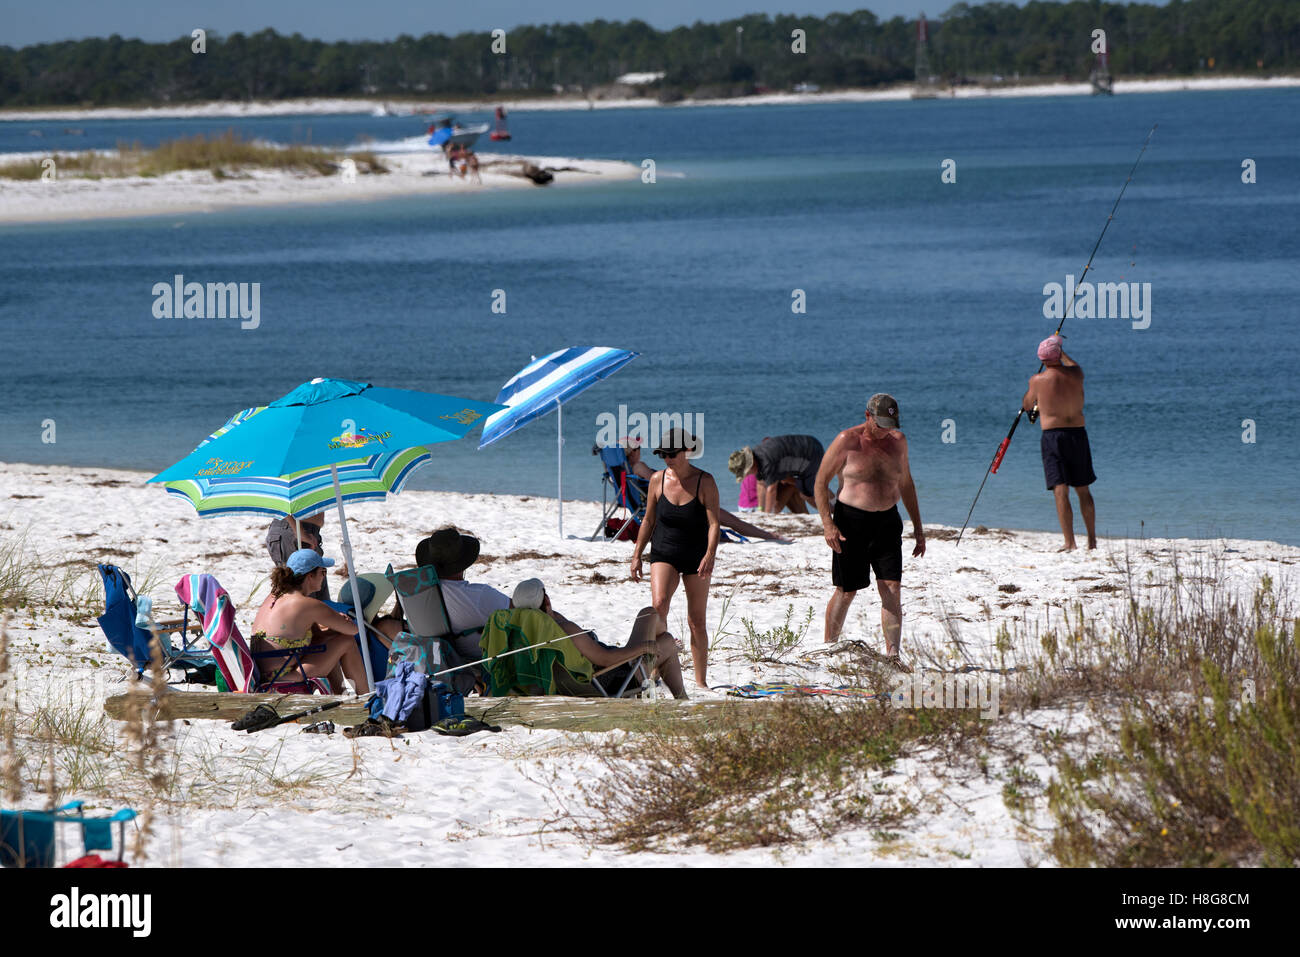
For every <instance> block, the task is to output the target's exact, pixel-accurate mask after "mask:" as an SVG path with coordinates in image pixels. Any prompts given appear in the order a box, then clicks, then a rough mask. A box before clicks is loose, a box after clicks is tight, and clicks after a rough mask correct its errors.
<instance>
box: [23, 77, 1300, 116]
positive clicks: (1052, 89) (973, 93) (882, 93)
mask: <svg viewBox="0 0 1300 957" xmlns="http://www.w3.org/2000/svg"><path fill="white" fill-rule="evenodd" d="M1297 86H1300V77H1294V76H1267V77H1260V76H1195V77H1159V78H1151V79H1146V78H1133V79H1125V78H1123V77H1117V78H1116V79H1115V93H1116V95H1120V94H1131V93H1172V92H1176V91H1180V90H1246V89H1283V88H1292V87H1297ZM1091 92H1092V87H1091V86H1090V85H1089V84H1088V83H1087V82H1079V83H1027V82H1024V83H1006V84H1004V85H998V86H980V85H970V86H960V87H957V88H956V89H955V91H954V92H951V95H952V96H954V97H955V98H956V99H973V98H978V97H985V96H1009V97H1016V96H1083V95H1088V94H1090V93H1091ZM911 95H912V84H910V83H905V84H899V85H897V86H891V87H885V88H879V89H863V90H836V91H827V92H824V93H823V92H819V93H759V94H755V95H752V96H743V97H730V98H726V99H712V98H705V97H701V98H686V99H682V100H676V101H674V102H672V103H661V102H660V101H659V100H658V99H656V98H654V97H648V96H643V97H636V96H633V97H629V98H627V99H617V98H608V99H586V98H583V97H578V96H571V95H563V96H554V97H540V98H531V97H530V98H527V99H517V100H511V99H509V98H508V97H507V98H505V99H500V100H492V101H490V102H489V101H487V100H430V101H428V102H419V103H408V102H403V101H395V100H380V99H346V98H336V99H329V98H312V99H299V100H276V101H250V102H228V101H214V102H208V103H192V104H191V103H186V104H169V105H166V106H150V107H94V108H90V109H86V108H84V107H68V108H49V107H37V108H33V109H21V110H15V109H9V110H0V122H4V121H13V122H22V121H24V120H26V121H33V122H35V121H45V120H59V121H62V120H86V119H101V120H112V119H149V118H156V119H163V118H169V117H220V116H297V115H310V114H317V115H325V114H344V113H349V114H351V113H365V114H373V113H375V112H376V111H380V110H384V109H389V110H391V111H392V112H393V113H396V114H401V115H411V116H423V115H427V114H430V113H438V112H451V113H490V112H491V111H492V110H493V109H494V108H495V107H497V106H503V107H504V108H505V109H506V112H507V113H522V112H533V111H546V110H587V109H592V110H619V109H649V108H651V107H667V108H681V107H692V106H770V105H782V104H788V105H807V104H813V103H870V102H873V101H881V100H905V99H909V98H910V97H911ZM942 95H943V96H948V95H950V91H949V90H948V89H947V88H943V93H942Z"/></svg>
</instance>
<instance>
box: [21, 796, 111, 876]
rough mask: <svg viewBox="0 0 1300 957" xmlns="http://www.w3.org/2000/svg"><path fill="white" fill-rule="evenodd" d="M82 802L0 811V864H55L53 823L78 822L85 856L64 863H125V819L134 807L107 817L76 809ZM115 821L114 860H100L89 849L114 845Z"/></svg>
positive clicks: (49, 865)
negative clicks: (115, 827) (24, 809)
mask: <svg viewBox="0 0 1300 957" xmlns="http://www.w3.org/2000/svg"><path fill="white" fill-rule="evenodd" d="M82 804H83V802H81V801H72V802H71V803H69V804H65V805H63V807H61V808H59V809H58V810H56V811H0V867H54V866H55V858H56V857H57V854H56V850H57V846H58V844H57V841H56V840H55V825H58V824H80V825H81V842H82V847H83V848H84V856H83V857H82V858H80V859H79V860H78V861H74V862H72V864H69V865H67V866H74V865H80V866H89V867H114V866H117V867H125V866H126V865H125V864H124V863H121V861H122V853H123V852H124V851H125V849H126V822H127V821H131V820H134V819H135V811H132V810H130V809H123V810H121V811H118V812H117V813H116V814H112V815H109V816H108V817H86V816H84V815H82V814H80V813H79V812H80V811H81V807H82ZM114 824H116V825H117V863H108V864H106V863H105V862H103V861H101V860H100V859H99V856H98V855H95V856H94V857H91V854H90V852H91V851H111V850H112V849H113V825H114Z"/></svg>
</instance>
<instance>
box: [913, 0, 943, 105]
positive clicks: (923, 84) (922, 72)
mask: <svg viewBox="0 0 1300 957" xmlns="http://www.w3.org/2000/svg"><path fill="white" fill-rule="evenodd" d="M929 40H930V31H929V28H928V26H927V25H926V22H925V11H924V10H923V11H921V18H920V19H919V20H917V21H916V86H915V87H913V89H912V99H914V100H932V99H935V98H937V97H938V95H939V94H938V93H936V92H935V90H934V84H933V83H931V82H930V54H929V51H928V50H927V46H928V45H929Z"/></svg>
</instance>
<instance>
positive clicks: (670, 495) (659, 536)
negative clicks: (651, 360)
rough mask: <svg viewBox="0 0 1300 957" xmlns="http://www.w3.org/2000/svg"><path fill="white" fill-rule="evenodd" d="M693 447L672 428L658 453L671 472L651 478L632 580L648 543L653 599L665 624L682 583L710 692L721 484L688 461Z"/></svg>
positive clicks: (698, 670)
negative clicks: (709, 617)
mask: <svg viewBox="0 0 1300 957" xmlns="http://www.w3.org/2000/svg"><path fill="white" fill-rule="evenodd" d="M694 447H695V438H694V436H691V435H687V434H686V433H685V432H684V431H682V430H681V429H673V430H672V431H671V432H669V433H668V435H667V437H666V439H665V441H664V442H663V444H662V445H661V446H660V447H659V448H657V449H655V455H657V456H659V457H660V458H661V459H663V460H664V462H665V463H667V468H665V469H663V470H662V471H660V472H655V473H654V476H653V477H652V478H651V479H650V494H649V497H648V498H647V500H646V511H645V522H644V523H642V525H641V532H640V534H639V535H637V539H636V549H635V551H633V553H632V580H633V581H638V582H639V581H640V580H641V555H642V553H643V552H644V551H645V548H646V546H647V545H649V546H650V600H651V603H652V604H653V605H654V609H655V611H656V612H658V613H659V618H660V619H661V620H662V621H663V622H665V623H667V621H668V607H669V605H670V604H671V603H672V599H673V592H675V591H677V583H678V582H681V583H682V584H683V587H685V589H686V620H687V622H688V624H689V625H690V629H691V659H692V662H693V663H694V666H695V683H696V684H697V685H699V686H700V687H701V688H707V687H708V686H709V684H708V680H707V677H706V672H707V670H708V664H709V660H708V659H709V635H708V632H707V631H706V630H705V629H706V625H705V617H704V616H705V610H706V609H707V607H708V603H709V581H710V579H711V577H712V575H713V557H714V555H715V554H716V553H717V551H718V535H719V533H720V529H721V526H720V525H719V522H718V484H717V482H715V481H714V480H713V476H712V475H710V474H709V473H708V472H704V471H701V470H700V469H697V468H696V467H695V466H693V465H692V464H691V463H690V460H689V459H688V458H687V457H686V453H687V451H689V450H691V449H693V448H694Z"/></svg>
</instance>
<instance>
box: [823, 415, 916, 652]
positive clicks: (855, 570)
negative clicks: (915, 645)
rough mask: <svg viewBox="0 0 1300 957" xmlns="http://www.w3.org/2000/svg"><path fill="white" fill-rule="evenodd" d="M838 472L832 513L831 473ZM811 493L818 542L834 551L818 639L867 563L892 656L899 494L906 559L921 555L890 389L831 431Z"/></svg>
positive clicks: (829, 631)
mask: <svg viewBox="0 0 1300 957" xmlns="http://www.w3.org/2000/svg"><path fill="white" fill-rule="evenodd" d="M841 472H842V475H841V478H840V490H839V496H838V497H837V498H836V500H835V511H834V513H833V514H832V512H831V504H830V502H831V497H830V488H831V479H833V478H834V477H835V476H836V475H837V474H841ZM816 498H817V511H818V512H819V513H820V515H821V519H822V528H823V530H824V531H825V533H826V544H827V545H828V546H830V549H831V551H832V552H834V553H835V554H834V556H833V557H832V559H831V581H833V582H834V583H835V591H834V593H833V594H832V595H831V600H830V601H829V602H828V603H827V604H826V631H825V638H826V641H828V642H831V641H835V640H836V639H837V638H838V637H839V634H840V629H842V628H843V627H844V616H845V615H846V614H847V613H848V610H849V605H851V604H852V603H853V598H854V596H855V595H857V593H858V589H860V588H865V587H866V586H867V585H868V584H870V582H871V572H872V571H873V570H874V571H875V573H876V587H877V588H878V589H879V591H880V624H881V625H882V626H883V628H884V630H885V654H887V655H889V656H890V657H892V658H897V657H898V650H899V644H900V638H901V635H902V630H903V608H902V598H901V594H900V587H901V581H902V576H903V519H902V518H901V517H900V516H899V514H898V500H899V499H900V498H901V499H902V500H903V505H904V507H906V509H907V514H908V516H909V517H910V518H911V519H912V530H913V537H914V538H915V539H916V547H915V548H913V549H912V556H913V557H914V558H919V557H920V556H922V555H924V554H925V532H924V530H923V529H922V528H921V511H920V508H919V507H918V506H917V503H916V486H915V485H913V484H912V470H911V468H910V467H909V465H908V462H907V439H906V438H904V437H903V433H902V432H900V431H898V403H897V402H895V401H894V398H893V396H889V395H886V394H885V393H883V392H878V393H876V394H875V395H873V396H872V397H871V400H870V401H869V402H868V403H867V420H866V421H865V422H864V423H862V425H855V426H854V427H853V428H851V429H845V430H844V431H843V432H841V433H840V434H839V435H837V436H836V437H835V441H834V442H832V443H831V447H830V448H829V449H827V450H826V455H825V456H824V457H823V458H822V464H821V468H820V469H818V471H817V486H816Z"/></svg>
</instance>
